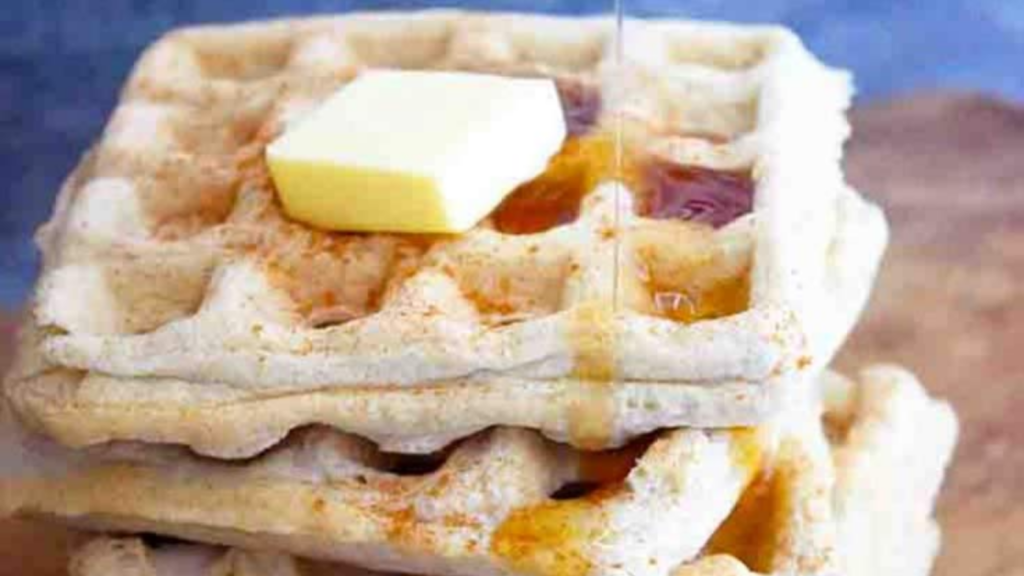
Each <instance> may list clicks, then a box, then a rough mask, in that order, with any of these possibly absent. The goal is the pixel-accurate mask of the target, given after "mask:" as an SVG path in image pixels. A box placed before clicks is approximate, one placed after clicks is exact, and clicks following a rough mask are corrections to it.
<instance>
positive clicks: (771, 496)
mask: <svg viewBox="0 0 1024 576" xmlns="http://www.w3.org/2000/svg"><path fill="white" fill-rule="evenodd" d="M738 445H739V446H740V447H738V448H737V447H735V446H736V445H734V455H735V457H737V458H738V459H739V460H738V461H740V462H747V461H748V460H747V451H746V449H745V448H743V447H742V445H743V442H740V443H738ZM758 459H759V460H760V458H758ZM794 473H797V471H795V470H794V469H792V468H791V467H788V466H781V467H778V468H776V469H775V470H773V471H772V472H771V474H768V473H767V471H765V470H764V469H763V467H762V468H761V469H760V470H758V471H755V472H754V473H753V474H752V475H751V481H750V482H749V485H748V486H747V488H746V490H745V491H744V492H743V495H742V496H741V497H740V501H739V502H738V503H737V504H736V507H735V508H734V509H733V511H732V513H731V514H729V517H728V518H726V520H725V522H723V523H722V525H721V527H719V529H718V531H717V532H715V534H714V536H712V538H711V541H710V542H709V543H708V546H707V549H706V553H707V554H709V555H710V554H729V555H731V556H735V557H736V558H737V559H739V560H740V561H741V562H743V563H744V564H746V565H747V567H748V568H750V570H752V571H755V572H758V573H766V574H767V573H771V572H773V571H774V569H775V568H776V567H775V566H773V563H774V559H775V553H776V551H777V550H779V549H780V548H781V546H782V544H783V541H784V539H785V538H786V537H787V535H786V534H785V526H786V523H787V516H788V515H789V511H790V510H791V509H792V506H793V496H792V493H791V489H790V486H791V485H792V482H793V478H792V475H793V474H794Z"/></svg>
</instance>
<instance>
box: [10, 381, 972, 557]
mask: <svg viewBox="0 0 1024 576" xmlns="http://www.w3.org/2000/svg"><path fill="white" fill-rule="evenodd" d="M821 389H822V390H823V391H824V392H825V394H824V396H825V398H826V400H825V402H824V406H825V408H824V409H825V411H824V413H822V412H821V404H822V403H821V402H820V401H819V400H818V399H817V398H814V399H811V400H809V401H804V402H793V403H791V410H790V412H789V413H788V414H787V415H786V417H785V418H783V419H781V420H780V421H778V422H776V423H772V424H766V425H764V426H762V427H761V428H760V429H757V430H742V431H732V432H705V431H697V430H676V431H670V432H664V433H661V434H660V435H659V436H658V437H657V438H654V439H653V441H652V442H651V443H650V445H649V446H647V447H645V448H643V449H641V450H639V451H637V452H633V453H630V454H628V455H627V456H626V458H625V465H623V463H622V458H621V456H622V455H621V454H620V455H619V456H618V457H616V456H615V455H614V453H604V454H594V453H589V454H588V453H584V452H578V451H576V450H573V449H571V448H569V447H566V446H564V445H556V444H552V443H550V442H547V441H545V440H543V439H542V438H541V437H540V436H539V435H537V434H536V433H535V432H530V431H525V430H514V429H497V430H495V431H493V432H491V433H488V434H483V435H478V436H475V437H473V438H471V439H468V440H465V441H463V442H462V443H460V444H458V445H457V446H456V447H453V448H452V449H451V451H450V453H449V454H448V456H447V458H446V459H445V461H444V463H443V464H441V465H440V467H439V468H437V469H436V470H434V471H432V472H425V473H420V474H418V475H414V476H401V475H396V474H395V473H393V472H388V471H384V470H382V469H381V462H380V461H379V459H380V458H382V455H381V454H380V453H379V452H376V451H374V450H373V449H372V447H369V446H367V445H366V444H365V442H363V441H360V440H358V439H355V438H352V437H348V436H343V435H339V433H337V432H333V431H331V432H324V433H323V435H317V434H315V433H312V434H309V435H307V436H305V437H297V438H295V442H294V443H289V444H285V445H282V446H279V447H278V448H275V449H274V450H273V451H271V452H270V453H267V454H265V455H263V456H261V457H260V458H258V459H256V460H253V461H250V462H248V463H247V464H245V465H244V466H239V465H237V464H229V463H223V462H213V461H210V460H208V459H203V458H198V457H195V456H191V455H188V454H187V453H185V452H184V451H176V450H168V449H165V448H160V447H154V446H141V447H140V446H121V447H110V448H106V449H105V450H104V452H103V453H100V452H99V451H98V450H97V449H91V451H88V453H83V452H82V451H72V450H69V449H67V448H63V447H60V446H59V445H56V444H54V443H52V442H48V441H46V440H43V439H40V438H38V437H35V438H33V437H31V436H26V435H22V440H21V442H20V443H18V442H16V441H15V442H9V443H8V445H7V446H5V447H4V448H5V451H6V452H7V453H8V454H7V456H8V457H9V458H10V457H11V452H14V453H16V454H15V455H16V456H17V458H18V459H20V461H22V462H24V463H25V469H24V470H22V471H21V473H20V474H19V475H18V476H17V477H15V478H10V477H9V478H8V479H5V480H4V481H3V483H2V484H0V489H2V490H0V495H2V497H3V499H2V500H0V510H3V511H8V512H20V513H25V514H32V515H42V516H53V517H58V518H61V519H63V520H65V521H70V522H72V523H74V524H77V525H80V526H85V527H89V528H93V529H97V528H98V529H110V530H118V531H144V532H157V533H161V534H170V535H174V536H177V537H180V538H184V539H189V540H195V541H202V542H213V543H218V544H228V545H233V546H239V547H242V548H246V549H252V550H262V551H270V550H276V551H282V552H289V553H292V554H296V555H299V556H304V557H312V558H319V559H322V560H330V561H341V562H353V563H358V564H360V565H362V566H366V567H369V568H373V569H377V570H393V571H401V572H414V573H423V574H464V575H467V576H468V575H471V574H472V575H480V574H531V575H551V576H561V575H570V574H572V575H575V574H613V575H614V574H622V575H625V574H631V575H647V574H650V575H657V574H669V573H672V572H673V570H674V571H675V574H676V575H677V576H682V575H688V576H692V575H695V574H718V573H723V574H732V573H736V574H746V573H748V572H747V571H748V570H750V571H754V572H758V573H772V574H834V573H844V574H856V575H860V574H863V575H867V574H893V575H896V574H921V575H923V574H926V573H927V571H928V569H929V567H930V565H931V561H932V559H933V557H934V554H935V552H936V550H937V545H938V529H937V527H936V525H935V523H934V521H933V519H932V517H931V510H932V505H933V502H934V497H935V494H936V492H937V490H938V487H939V484H940V483H941V479H942V476H943V472H944V469H945V466H946V464H947V463H948V461H949V458H950V455H951V452H952V448H953V444H954V442H955V438H956V434H957V423H956V419H955V416H954V415H953V413H952V410H951V409H950V407H949V406H948V405H947V404H945V403H943V402H939V401H936V400H933V399H931V398H929V397H928V396H927V394H926V393H925V392H924V390H923V389H922V387H921V385H920V384H919V383H918V382H917V381H916V379H915V378H914V377H913V376H912V375H911V374H909V373H908V372H906V371H904V370H902V369H898V368H894V367H875V368H872V369H870V370H867V371H865V372H863V374H862V375H861V380H860V381H858V382H856V383H855V382H853V381H850V380H847V379H845V378H842V377H840V376H837V375H834V374H828V375H826V376H825V377H824V378H823V379H822V383H821ZM4 437H5V438H12V437H13V433H8V434H5V435H4ZM638 454H639V455H638ZM594 459H604V460H603V461H600V462H599V461H596V460H594ZM615 461H618V462H619V463H618V464H614V462H615ZM908 462H909V463H912V464H913V465H912V466H909V467H908V465H907V463H908ZM581 481H587V482H592V483H594V484H596V485H597V487H596V489H595V490H594V491H592V492H590V493H589V494H586V495H583V496H577V497H568V498H555V497H552V496H551V494H558V492H559V488H560V487H563V486H565V485H567V484H573V483H578V482H581ZM115 487H116V488H115ZM655 516H656V517H657V521H652V518H653V517H655ZM128 546H129V547H131V546H132V545H128ZM236 554H237V553H236ZM133 557H134V558H136V560H133V562H136V561H145V558H146V554H142V555H141V556H133ZM140 559H141V560H140ZM143 564H145V562H143ZM275 569H276V568H275ZM285 573H287V572H285Z"/></svg>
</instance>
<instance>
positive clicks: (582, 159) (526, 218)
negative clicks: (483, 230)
mask: <svg viewBox="0 0 1024 576" xmlns="http://www.w3.org/2000/svg"><path fill="white" fill-rule="evenodd" d="M614 159H615V142H614V140H613V139H612V138H611V137H610V136H609V135H607V134H594V135H589V136H580V137H576V138H570V139H569V140H567V141H566V143H565V145H564V146H562V149H561V150H560V151H559V152H558V154H556V155H555V156H554V157H553V158H552V159H551V161H550V162H549V163H548V167H547V169H546V170H545V171H544V172H543V173H542V174H541V175H540V176H538V177H537V178H534V179H533V180H530V181H529V182H527V183H525V184H523V185H521V186H519V187H518V188H516V189H515V190H514V191H512V193H511V194H509V195H508V197H506V198H505V200H504V201H503V202H502V203H501V204H500V205H499V206H498V208H496V209H495V211H494V213H493V214H492V218H493V221H494V226H495V228H497V229H498V231H500V232H504V233H506V234H533V233H536V232H543V231H544V230H548V229H551V228H554V227H555V226H561V225H563V224H568V223H570V222H572V221H574V220H576V218H577V217H578V216H579V213H580V204H581V202H582V201H583V197H584V196H586V195H587V194H588V193H589V192H590V191H591V190H593V189H594V187H595V186H596V185H597V184H598V182H600V181H602V180H605V179H608V178H611V177H612V176H613V174H614Z"/></svg>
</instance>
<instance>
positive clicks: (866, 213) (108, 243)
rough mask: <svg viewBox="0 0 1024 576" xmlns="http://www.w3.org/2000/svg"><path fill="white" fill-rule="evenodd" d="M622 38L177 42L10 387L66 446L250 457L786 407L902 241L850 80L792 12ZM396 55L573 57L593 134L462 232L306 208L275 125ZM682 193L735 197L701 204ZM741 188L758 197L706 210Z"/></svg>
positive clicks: (584, 432)
mask: <svg viewBox="0 0 1024 576" xmlns="http://www.w3.org/2000/svg"><path fill="white" fill-rule="evenodd" d="M626 38H627V41H626V43H625V57H624V60H623V61H621V62H617V61H616V59H615V57H614V55H615V54H616V52H617V50H616V49H615V46H614V28H613V26H612V23H611V22H610V21H608V20H598V19H593V20H590V19H588V20H578V19H557V18H545V17H534V16H529V17H527V16H513V15H486V16H485V15H473V14H465V13H453V12H429V13H416V14H400V13H399V14H390V15H353V16H345V17H339V18H326V19H312V20H302V21H279V22H271V23H256V24H250V25H243V26H227V27H208V28H196V29H189V30H184V31H180V32H175V33H172V34H171V35H169V36H167V37H166V38H164V39H162V40H161V41H159V42H158V43H157V44H156V45H154V46H153V47H152V48H150V49H149V50H148V51H147V52H146V54H145V55H144V56H143V58H142V59H141V61H140V62H139V64H138V65H137V67H136V70H135V72H134V73H133V75H132V78H131V79H130V81H129V83H128V85H127V87H126V89H125V91H124V94H123V98H122V102H121V104H120V105H119V106H118V108H117V110H116V111H115V113H114V116H113V119H112V120H111V122H110V124H109V126H108V128H107V130H106V132H105V133H104V135H103V138H102V139H101V140H100V142H99V143H98V145H97V146H96V147H95V149H94V150H93V151H92V152H91V153H90V154H89V155H88V156H87V157H86V158H85V159H84V161H83V162H82V164H81V165H80V166H79V168H78V169H77V170H76V171H75V173H74V174H73V175H72V177H71V178H70V179H69V180H68V181H67V183H66V184H65V186H64V189H63V191H62V193H61V196H60V199H59V200H58V204H57V208H56V210H55V213H54V216H53V218H52V220H51V222H50V223H49V224H47V225H46V226H45V227H44V228H43V230H42V231H41V232H40V235H39V241H40V245H41V247H42V250H43V253H44V271H43V276H42V278H41V280H40V283H39V287H38V291H37V294H36V306H35V309H34V314H33V318H32V324H33V326H32V327H31V328H30V330H29V331H30V332H31V334H30V335H29V338H28V340H29V342H28V344H27V346H26V347H25V350H24V355H25V356H24V357H23V358H22V361H21V363H20V366H21V368H20V370H19V371H18V372H17V373H16V374H15V377H14V379H13V380H12V382H11V384H10V385H9V387H8V394H9V395H11V396H12V397H13V399H14V400H15V404H16V406H17V407H18V408H19V409H20V410H21V411H22V412H23V414H25V415H27V416H31V417H32V418H33V419H34V420H35V421H36V422H37V423H39V424H41V425H43V426H44V427H47V428H48V429H49V431H50V432H51V433H52V434H53V435H54V436H56V437H58V439H61V440H62V441H64V442H67V443H71V444H87V443H93V442H99V441H103V440H107V439H111V438H146V439H149V440H153V441H163V442H181V443H186V444H191V445H193V447H196V448H197V449H199V450H202V451H205V452H209V453H215V454H221V455H231V456H235V455H245V454H251V453H253V452H255V451H258V450H260V449H262V448H264V447H266V446H267V445H269V444H271V443H273V442H274V441H275V440H276V439H279V438H280V437H282V436H283V435H284V434H285V433H286V432H287V430H288V429H289V428H291V427H295V426H300V425H303V424H307V423H310V422H325V423H329V424H334V425H336V426H339V427H342V428H344V429H346V430H349V431H353V432H356V433H360V434H364V435H366V436H368V437H370V438H372V439H375V440H378V441H380V442H382V443H384V444H385V446H386V447H389V448H391V449H397V450H427V449H433V448H436V447H437V446H439V445H441V444H444V443H446V442H447V441H449V440H450V439H451V438H453V437H457V436H462V435H466V434H468V433H471V432H473V431H475V430H479V429H481V428H484V427H487V426H490V425H494V424H511V425H520V426H528V427H533V428H538V429H541V430H542V431H543V432H544V433H546V434H548V435H550V436H552V437H555V438H558V439H568V440H570V441H571V442H573V443H574V444H577V445H581V446H588V447H598V446H608V445H614V444H619V443H621V442H623V441H624V440H625V439H627V438H628V437H630V436H633V435H636V434H639V433H642V432H645V431H647V430H651V429H654V428H656V427H662V426H679V425H700V426H728V425H737V424H751V423H754V422H758V421H760V420H762V419H763V418H764V417H765V416H766V414H767V413H768V412H769V411H770V408H771V406H772V400H773V399H774V398H775V397H776V396H777V395H778V394H779V393H781V392H780V390H781V389H782V388H784V386H782V384H784V383H786V382H790V381H794V380H796V379H798V375H799V373H800V372H801V371H802V370H804V369H807V368H808V367H817V366H820V365H822V364H824V363H825V362H826V361H827V360H828V358H829V357H830V356H831V355H832V353H833V351H834V350H835V349H836V347H837V346H838V344H839V342H840V341H841V339H842V338H843V336H844V335H845V333H846V332H847V330H848V329H849V327H850V326H851V324H852V323H853V321H854V319H855V318H856V316H857V315H858V313H859V311H860V308H861V306H862V305H863V302H864V300H865V298H866V296H867V293H868V291H869V287H870V284H871V281H872V279H873V276H874V269H875V265H876V264H877V261H878V259H879V256H880V253H881V251H882V247H883V246H884V243H885V236H886V232H885V224H884V220H883V218H882V216H881V214H880V212H879V211H878V210H877V209H876V208H875V207H873V206H871V205H869V204H866V203H865V202H864V201H863V200H861V199H860V197H859V196H858V195H857V194H856V193H855V192H853V191H852V190H850V189H848V188H847V187H846V186H845V185H844V183H843V179H842V174H841V170H840V166H839V160H840V157H841V145H842V142H843V140H844V138H845V136H846V134H847V124H846V121H845V118H844V115H843V111H844V109H845V107H846V105H847V103H848V96H849V88H848V82H847V78H846V76H845V75H844V74H841V73H838V72H835V71H833V70H829V69H827V68H825V67H823V66H822V65H821V64H820V63H819V62H817V61H816V60H815V59H814V58H813V57H812V56H810V55H809V54H808V53H807V52H806V51H805V49H804V48H803V46H802V45H801V44H800V42H799V41H798V40H797V39H796V38H795V37H794V36H793V35H792V34H790V33H789V32H787V31H784V30H780V29H775V28H761V27H735V26H728V25H718V24H692V23H681V22H635V23H630V26H628V27H627V30H626ZM371 67H395V68H422V69H464V70H476V71H486V72H491V73H500V74H516V75H545V76H552V77H554V78H555V79H556V80H557V81H558V83H559V85H560V87H561V90H562V95H563V100H564V104H565V108H566V113H567V118H568V120H569V126H570V131H571V132H573V134H574V135H575V136H574V138H572V139H570V141H569V142H568V143H567V145H566V149H565V150H563V152H562V154H560V156H559V157H557V158H556V159H555V161H554V162H553V163H552V166H551V167H550V168H549V171H548V172H549V173H548V174H546V175H544V176H542V177H541V179H542V180H541V182H540V183H537V184H536V185H535V186H534V187H533V189H530V186H529V185H527V187H526V189H525V190H522V191H517V193H514V194H513V195H512V196H511V197H510V198H509V200H508V201H506V203H505V204H504V205H503V206H502V207H500V208H499V209H498V211H496V212H495V213H494V214H493V215H492V217H491V218H489V219H488V220H486V221H485V222H483V223H482V224H481V225H480V226H478V227H477V228H476V229H474V230H472V231H470V232H469V233H467V234H465V235H462V236H460V237H413V236H402V235H393V234H334V233H325V232H321V231H317V230H313V229H310V228H307V227H304V226H302V225H299V224H297V223H295V222H292V221H290V220H288V219H287V218H286V217H285V216H284V215H283V213H282V212H281V209H280V206H279V203H278V202H277V199H276V197H275V191H274V189H273V187H272V184H271V182H270V180H269V178H268V177H267V172H266V167H265V165H264V163H263V156H262V154H263V148H264V146H265V144H266V143H267V142H269V141H270V140H271V139H272V138H274V137H275V136H276V135H277V134H279V133H280V132H281V131H282V130H283V128H284V127H285V126H286V125H287V124H288V123H289V122H292V121H294V120H295V119H296V118H299V117H301V116H302V114H303V113H304V112H306V111H308V110H309V109H311V108H312V107H314V106H315V105H316V103H317V102H318V101H319V100H321V99H323V98H324V97H326V96H327V95H328V94H330V93H332V92H333V91H334V90H336V89H338V88H339V87H341V86H343V85H344V83H345V82H346V81H348V80H350V79H351V78H353V77H354V76H355V75H357V74H358V73H359V71H360V70H362V69H366V68H371ZM410 105H415V101H413V100H410ZM424 112H425V113H429V111H424ZM614 134H621V135H622V137H623V140H622V141H623V142H624V143H625V147H624V148H623V149H622V152H621V155H617V154H616V152H615V149H614V145H613V142H612V140H613V139H612V136H613V135H614ZM397 137H400V135H399V136H397ZM617 156H620V157H621V160H620V161H619V162H616V157H617ZM545 178H547V179H546V180H544V179H545ZM622 184H625V186H623V185H622ZM686 186H691V187H692V186H704V187H705V188H707V187H710V189H711V190H712V191H713V192H714V194H712V195H711V200H707V201H706V202H705V205H704V206H703V208H702V207H701V205H700V202H698V204H697V208H696V212H695V211H694V210H695V208H694V205H693V204H689V205H684V206H683V207H682V209H680V208H679V207H678V206H675V207H674V208H673V206H674V204H673V201H672V200H671V192H672V191H673V190H674V189H675V188H678V187H683V188H685V187H686ZM538 189H539V190H541V191H544V190H548V191H550V190H555V191H556V194H555V196H554V198H555V199H556V200H552V196H551V195H544V194H539V193H538V192H537V190H538ZM737 190H738V191H739V192H738V193H739V194H740V195H741V196H742V194H744V193H746V194H747V198H746V200H745V201H746V202H748V203H750V202H752V209H751V210H750V211H749V213H744V212H747V210H745V209H741V210H733V211H734V212H735V213H734V214H732V215H731V216H730V218H727V219H716V218H714V217H710V218H709V217H707V216H706V214H703V213H702V212H701V210H703V209H704V208H706V203H707V202H710V203H711V204H727V203H728V202H727V201H726V200H725V199H724V198H725V196H721V195H716V194H719V193H722V194H724V193H725V192H728V193H730V194H733V193H736V192H737ZM750 194H752V195H753V197H752V200H750V197H749V196H750ZM743 201H744V200H743V198H741V199H740V203H741V204H742V202H743ZM720 208H721V207H720V206H717V207H716V206H712V208H710V212H709V213H713V214H717V213H718V212H715V211H716V210H719V209H720ZM702 214H703V215H702ZM53 368H61V369H62V370H57V371H56V372H55V371H53V370H52V369H53ZM445 394H454V395H455V396H456V397H457V398H458V400H459V402H458V403H457V404H453V403H452V402H449V401H446V400H445V398H446V397H445V396H444V395H445ZM509 394H514V395H515V397H516V398H517V399H518V402H519V404H517V405H516V406H515V408H516V409H515V410H512V409H511V408H510V407H508V406H507V405H506V403H507V398H508V397H509V396H508V395H509ZM421 395H422V398H421ZM356 397H357V398H358V399H359V401H358V402H355V403H352V402H351V400H352V398H356ZM267 402H270V403H273V404H274V408H273V409H272V410H271V409H268V410H267V411H265V412H266V415H265V416H260V415H259V411H258V410H257V411H254V412H251V413H248V414H247V415H246V416H244V417H242V416H241V415H239V417H238V418H236V419H234V420H232V416H230V413H231V411H232V407H236V408H237V407H242V406H246V407H248V406H254V405H258V404H260V403H267ZM168 406H170V407H168ZM466 406H473V407H474V410H465V407H466ZM409 410H412V411H414V412H416V411H417V410H418V412H416V414H417V416H415V417H405V416H404V414H406V413H407V411H409ZM161 411H162V412H161ZM204 411H205V412H204ZM115 412H117V413H118V416H117V417H116V418H113V417H112V416H111V414H113V413H115ZM186 412H188V413H189V414H191V415H192V416H191V417H190V418H185V417H184V416H183V414H184V413H186ZM214 413H216V415H214ZM271 413H272V415H271ZM197 414H198V415H199V416H196V415H197ZM221 414H228V415H227V416H225V417H224V418H225V419H224V420H223V421H222V420H221V416H220V415H221ZM239 414H241V413H239ZM132 418H135V420H133V419H132ZM115 420H116V421H115ZM431 439H433V440H431Z"/></svg>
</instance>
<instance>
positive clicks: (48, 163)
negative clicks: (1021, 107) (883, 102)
mask: <svg viewBox="0 0 1024 576" xmlns="http://www.w3.org/2000/svg"><path fill="white" fill-rule="evenodd" d="M625 1H626V9H627V11H628V12H629V13H630V14H635V15H674V16H686V17H694V18H715V19H726V20H737V21H746V22H778V23H783V24H786V25H788V26H790V27H792V28H794V29H795V30H796V31H797V32H799V33H800V34H801V36H803V38H804V40H805V42H807V44H808V45H809V46H810V47H811V49H812V50H814V51H815V52H816V53H817V54H818V55H819V56H820V57H821V58H822V59H824V60H825V61H827V62H829V63H831V64H835V65H840V66H843V67H847V68H850V69H852V70H853V71H854V72H855V74H856V79H857V84H858V87H859V93H860V96H859V98H860V99H861V100H862V101H864V100H874V99H878V98H884V97H888V96H890V95H893V94H901V93H906V92H910V91H917V90H926V89H932V88H953V89H969V90H982V91H988V92H994V93H997V94H1001V95H1003V96H1004V97H1007V98H1011V99H1014V100H1018V101H1019V100H1024V74H1022V73H1021V67H1022V63H1024V0H975V1H971V0H934V1H926V0H920V1H900V0H861V1H854V0H849V1H832V2H821V1H812V0H759V1H749V2H741V1H737V0H733V1H730V2H726V1H720V0H695V1H670V0H625ZM610 2H611V0H560V1H549V2H526V1H522V0H490V1H476V2H462V3H459V2H447V3H445V4H444V5H448V6H453V5H460V4H461V5H463V6H470V7H475V8H491V9H504V10H538V11H545V12H557V13H568V14H572V13H590V12H604V11H607V10H608V9H610ZM428 5H434V6H437V5H439V3H438V2H408V1H406V2H369V1H356V2H344V3H343V2H338V1H335V2H329V1H324V0H321V1H317V0H264V1H262V2H258V1H251V0H250V1H246V0H220V1H217V0H179V1H156V0H64V1H61V0H0V175H2V176H3V180H2V184H0V195H2V196H0V200H2V204H0V206H2V212H0V307H8V308H13V307H15V306H17V305H19V304H20V303H21V302H23V300H24V298H25V297H26V295H27V294H28V290H29V288H30V286H31V284H32V282H33V279H34V276H35V272H36V262H37V257H36V253H35V249H34V247H33V246H32V244H31V241H30V237H31V233H32V231H33V230H34V229H35V227H36V226H38V225H39V224H40V223H41V222H42V221H43V220H44V219H45V218H46V216H47V215H48V213H49V209H50V204H51V203H52V200H53V195H54V194H55V193H56V191H57V188H58V187H59V185H60V182H61V180H62V179H63V178H64V176H65V175H66V174H67V173H68V172H69V171H70V170H71V168H72V166H73V165H74V163H75V161H76V160H77V157H78V155H79V154H80V153H82V152H83V151H84V149H85V148H86V146H88V144H89V142H90V141H91V140H93V139H94V138H96V137H97V136H98V134H99V132H100V130H101V129H102V126H103V124H104V122H105V119H106V117H107V115H108V114H109V113H110V110H111V107H112V106H113V104H114V102H115V99H116V97H117V91H118V87H119V85H120V84H121V82H122V81H123V80H124V78H125V75H126V74H127V73H128V70H129V67H130V66H131V63H132V61H133V60H134V59H135V57H136V56H137V55H138V53H139V50H140V49H141V48H142V47H143V46H145V45H146V44H148V43H149V42H151V41H152V40H153V39H154V38H156V37H157V36H158V35H159V34H160V33H162V32H164V31H166V30H168V29H169V28H172V27H174V26H179V25H182V24H188V23H196V22H227V21H233V20H239V19H247V18H257V17H266V16H275V15H285V14H296V13H304V12H305V13H312V12H337V11H343V10H350V9H368V8H382V7H390V8H395V7H397V8H409V7H422V6H428Z"/></svg>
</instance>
